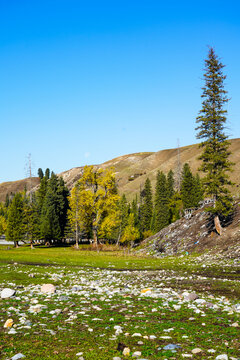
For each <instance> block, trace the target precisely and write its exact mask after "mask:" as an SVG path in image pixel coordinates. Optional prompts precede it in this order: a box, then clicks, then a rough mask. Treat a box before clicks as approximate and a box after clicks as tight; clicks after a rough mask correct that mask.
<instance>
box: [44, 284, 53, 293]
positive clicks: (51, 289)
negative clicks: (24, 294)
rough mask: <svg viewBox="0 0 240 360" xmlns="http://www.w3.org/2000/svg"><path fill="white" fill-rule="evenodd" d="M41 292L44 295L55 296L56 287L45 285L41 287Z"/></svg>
mask: <svg viewBox="0 0 240 360" xmlns="http://www.w3.org/2000/svg"><path fill="white" fill-rule="evenodd" d="M41 292H42V293H43V294H54V293H55V292H56V287H55V286H54V285H53V284H43V285H42V286H41Z"/></svg>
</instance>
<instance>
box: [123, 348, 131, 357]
mask: <svg viewBox="0 0 240 360" xmlns="http://www.w3.org/2000/svg"><path fill="white" fill-rule="evenodd" d="M123 355H124V356H129V355H130V349H129V348H128V347H125V348H124V349H123Z"/></svg>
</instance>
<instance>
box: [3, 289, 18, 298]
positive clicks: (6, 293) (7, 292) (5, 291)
mask: <svg viewBox="0 0 240 360" xmlns="http://www.w3.org/2000/svg"><path fill="white" fill-rule="evenodd" d="M15 292H16V291H15V290H13V289H9V288H5V289H3V290H2V291H1V298H2V299H7V298H10V297H12V296H13V295H15Z"/></svg>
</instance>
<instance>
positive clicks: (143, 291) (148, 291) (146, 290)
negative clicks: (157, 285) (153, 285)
mask: <svg viewBox="0 0 240 360" xmlns="http://www.w3.org/2000/svg"><path fill="white" fill-rule="evenodd" d="M150 292H152V290H151V289H149V288H147V289H142V290H141V293H142V294H146V293H150Z"/></svg>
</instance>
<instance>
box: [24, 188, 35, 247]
mask: <svg viewBox="0 0 240 360" xmlns="http://www.w3.org/2000/svg"><path fill="white" fill-rule="evenodd" d="M23 226H24V231H25V235H26V238H27V239H28V240H29V241H30V246H31V248H33V242H34V240H36V239H37V238H38V237H39V216H38V206H37V201H36V196H35V194H32V196H31V198H30V197H27V196H25V198H24V206H23Z"/></svg>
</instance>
